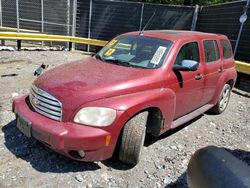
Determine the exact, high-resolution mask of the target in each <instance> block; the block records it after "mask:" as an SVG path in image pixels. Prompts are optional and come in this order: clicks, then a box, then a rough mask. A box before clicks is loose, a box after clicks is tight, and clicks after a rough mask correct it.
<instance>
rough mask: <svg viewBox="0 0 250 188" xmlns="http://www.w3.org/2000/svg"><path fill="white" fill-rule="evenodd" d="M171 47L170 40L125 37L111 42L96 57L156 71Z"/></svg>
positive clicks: (118, 63)
mask: <svg viewBox="0 0 250 188" xmlns="http://www.w3.org/2000/svg"><path fill="white" fill-rule="evenodd" d="M171 45H172V42H171V41H168V40H161V39H157V38H151V37H145V36H141V35H138V36H130V35H123V36H120V37H117V38H115V39H113V40H111V41H110V42H109V43H108V44H107V45H106V46H105V47H104V48H103V49H102V50H101V51H100V52H99V53H98V54H97V55H96V56H95V57H96V58H97V59H100V60H101V61H104V62H107V63H113V64H117V65H121V66H128V67H138V68H148V69H154V68H159V67H160V66H161V65H162V64H163V61H164V59H165V57H166V56H167V54H168V52H169V49H170V47H171Z"/></svg>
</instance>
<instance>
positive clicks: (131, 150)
mask: <svg viewBox="0 0 250 188" xmlns="http://www.w3.org/2000/svg"><path fill="white" fill-rule="evenodd" d="M147 117H148V112H142V113H140V114H138V115H136V116H134V117H133V118H132V119H130V120H129V121H128V122H127V123H126V124H125V126H124V129H123V133H122V139H121V145H120V151H119V159H120V160H121V161H122V162H125V163H128V164H133V165H136V164H137V163H138V162H139V159H140V155H141V151H142V148H143V144H144V140H145V134H146V123H147Z"/></svg>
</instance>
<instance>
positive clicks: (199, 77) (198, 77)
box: [195, 74, 203, 80]
mask: <svg viewBox="0 0 250 188" xmlns="http://www.w3.org/2000/svg"><path fill="white" fill-rule="evenodd" d="M202 78H203V75H202V74H198V75H196V76H195V80H201V79H202Z"/></svg>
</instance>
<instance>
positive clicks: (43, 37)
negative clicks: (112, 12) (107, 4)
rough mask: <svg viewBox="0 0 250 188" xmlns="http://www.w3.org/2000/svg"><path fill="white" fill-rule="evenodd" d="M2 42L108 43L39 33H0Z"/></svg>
mask: <svg viewBox="0 0 250 188" xmlns="http://www.w3.org/2000/svg"><path fill="white" fill-rule="evenodd" d="M0 40H28V41H55V42H72V43H80V44H89V45H93V46H105V45H106V44H107V42H108V41H103V40H97V39H89V38H80V37H72V36H61V35H48V34H39V33H16V32H0Z"/></svg>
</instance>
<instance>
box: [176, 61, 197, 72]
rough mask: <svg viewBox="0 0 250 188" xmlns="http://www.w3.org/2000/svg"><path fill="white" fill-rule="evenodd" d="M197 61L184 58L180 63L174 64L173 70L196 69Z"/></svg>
mask: <svg viewBox="0 0 250 188" xmlns="http://www.w3.org/2000/svg"><path fill="white" fill-rule="evenodd" d="M198 66H199V63H198V62H197V61H193V60H187V59H184V60H182V62H181V65H174V66H173V70H174V71H196V70H197V69H198Z"/></svg>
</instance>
